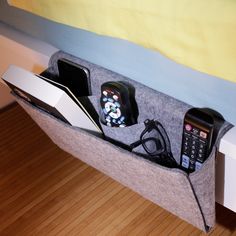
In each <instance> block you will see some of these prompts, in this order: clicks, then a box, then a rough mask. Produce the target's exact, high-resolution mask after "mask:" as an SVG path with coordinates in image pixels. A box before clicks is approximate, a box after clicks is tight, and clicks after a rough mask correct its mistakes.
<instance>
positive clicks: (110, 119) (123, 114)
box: [100, 81, 138, 127]
mask: <svg viewBox="0 0 236 236" xmlns="http://www.w3.org/2000/svg"><path fill="white" fill-rule="evenodd" d="M100 104H101V121H102V123H103V124H105V125H107V126H111V127H125V126H129V125H133V124H135V123H137V117H138V108H137V104H136V101H135V89H134V87H133V86H132V85H131V84H129V83H127V82H123V81H118V82H115V81H109V82H106V83H104V84H102V86H101V99H100Z"/></svg>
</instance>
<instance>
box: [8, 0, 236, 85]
mask: <svg viewBox="0 0 236 236" xmlns="http://www.w3.org/2000/svg"><path fill="white" fill-rule="evenodd" d="M8 2H9V3H10V4H11V5H13V6H16V7H19V8H22V9H24V10H27V11H30V12H32V13H35V14H38V15H40V16H42V17H45V18H48V19H50V20H53V21H56V22H59V23H64V24H67V25H70V26H74V27H78V28H81V29H85V30H89V31H92V32H95V33H98V34H102V35H107V36H112V37H117V38H122V39H126V40H129V41H131V42H134V43H137V44H140V45H143V46H144V47H147V48H152V49H155V50H158V51H159V52H161V53H162V54H164V55H166V56H167V57H169V58H171V59H173V60H175V61H176V62H179V63H182V64H184V65H187V66H190V67H192V68H194V69H196V70H199V71H202V72H206V73H208V74H211V75H216V76H218V77H221V78H224V79H226V80H230V81H233V82H236V68H235V67H236V1H235V0H207V1H206V0H195V1H189V0H146V1H144V0H120V1H118V0H97V1H96V0H53V1H50V0H31V1H29V0H8Z"/></svg>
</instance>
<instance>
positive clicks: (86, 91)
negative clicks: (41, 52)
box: [57, 58, 91, 97]
mask: <svg viewBox="0 0 236 236" xmlns="http://www.w3.org/2000/svg"><path fill="white" fill-rule="evenodd" d="M57 65H58V71H59V82H60V83H61V84H63V85H64V86H66V87H68V88H69V89H70V90H71V92H72V93H73V94H74V95H75V96H76V97H82V96H89V95H91V85H90V75H89V70H88V69H87V68H86V67H84V66H81V65H79V64H76V63H74V62H71V61H69V60H67V59H64V58H63V59H59V60H58V62H57Z"/></svg>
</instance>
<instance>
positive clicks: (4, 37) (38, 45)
mask: <svg viewBox="0 0 236 236" xmlns="http://www.w3.org/2000/svg"><path fill="white" fill-rule="evenodd" d="M0 31H1V33H2V34H1V35H0V51H1V61H0V75H2V74H3V73H4V71H6V69H7V68H8V66H9V65H10V64H15V65H17V66H20V67H22V68H25V69H27V70H29V71H32V72H34V73H39V72H41V71H42V70H43V69H44V68H46V67H47V64H48V60H49V58H50V56H51V55H52V53H54V52H55V51H56V50H57V49H54V48H53V47H51V46H49V45H47V44H45V43H42V42H39V41H38V40H35V39H34V40H32V38H31V37H29V36H25V35H24V34H22V33H20V32H17V31H14V30H11V29H9V28H8V27H6V26H5V25H3V24H0ZM11 38H14V40H13V39H11ZM25 45H31V48H30V47H29V46H25ZM42 49H43V50H42ZM46 51H47V53H46ZM12 102H13V98H12V96H11V95H10V90H9V89H8V87H7V86H6V85H5V84H4V82H3V81H2V80H0V108H3V107H4V106H6V105H8V104H10V103H12Z"/></svg>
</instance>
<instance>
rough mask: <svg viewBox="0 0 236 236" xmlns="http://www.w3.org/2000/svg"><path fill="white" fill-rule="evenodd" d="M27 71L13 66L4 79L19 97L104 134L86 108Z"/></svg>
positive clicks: (4, 75) (62, 117)
mask: <svg viewBox="0 0 236 236" xmlns="http://www.w3.org/2000/svg"><path fill="white" fill-rule="evenodd" d="M39 77H40V76H38V75H35V74H33V73H31V72H29V71H27V70H24V69H22V68H20V67H17V66H15V65H11V66H10V67H9V68H8V69H7V71H6V72H5V73H4V74H3V75H2V79H3V80H4V81H5V82H6V83H7V85H8V86H9V87H10V88H11V89H12V90H13V91H14V92H15V93H16V94H18V95H20V96H21V97H23V98H24V99H25V100H28V101H29V102H31V103H32V104H34V105H36V106H38V107H40V108H41V109H43V110H45V111H47V112H49V113H51V114H52V115H54V116H56V117H58V118H60V119H62V120H64V121H66V122H68V123H69V124H71V125H73V126H77V127H80V128H83V129H86V130H89V131H92V132H97V133H102V131H101V129H100V128H99V127H98V125H97V124H96V122H95V121H94V120H93V119H92V118H91V117H90V115H89V113H88V112H87V111H86V108H85V107H84V106H83V105H82V104H80V103H79V101H78V100H77V101H78V103H76V102H75V101H73V99H72V98H71V97H70V96H69V95H68V94H67V93H66V92H65V91H64V90H62V89H60V88H58V87H57V86H54V85H53V84H51V83H49V82H47V81H46V80H43V79H41V78H39Z"/></svg>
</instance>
